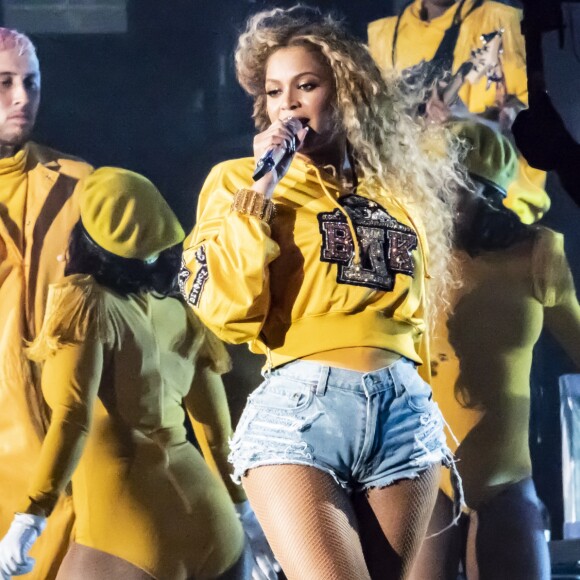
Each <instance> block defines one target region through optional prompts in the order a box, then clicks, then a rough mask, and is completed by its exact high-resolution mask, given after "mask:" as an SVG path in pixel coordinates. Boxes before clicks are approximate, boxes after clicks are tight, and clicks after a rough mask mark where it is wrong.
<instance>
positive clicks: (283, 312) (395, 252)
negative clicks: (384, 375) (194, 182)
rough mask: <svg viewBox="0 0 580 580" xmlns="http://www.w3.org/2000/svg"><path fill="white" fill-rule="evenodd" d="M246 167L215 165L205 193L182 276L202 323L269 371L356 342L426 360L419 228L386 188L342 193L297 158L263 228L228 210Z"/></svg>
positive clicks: (243, 163) (249, 166) (247, 163)
mask: <svg viewBox="0 0 580 580" xmlns="http://www.w3.org/2000/svg"><path fill="white" fill-rule="evenodd" d="M253 168H254V160H253V159H251V158H246V159H238V160H231V161H226V162H224V163H221V164H219V165H217V166H215V167H214V168H213V169H212V171H211V172H210V174H209V176H208V177H207V179H206V181H205V184H204V186H203V188H202V191H201V193H200V197H199V203H198V211H197V222H196V226H195V228H194V230H193V232H192V233H191V234H190V235H189V237H188V238H187V239H186V241H185V245H184V247H185V251H184V268H183V270H182V273H181V281H180V282H181V290H182V292H183V294H184V296H185V298H186V300H187V301H188V302H189V303H190V304H191V305H192V306H193V308H194V310H195V312H196V313H197V314H198V315H199V317H200V318H201V319H202V320H203V321H204V323H205V324H206V325H207V326H208V327H209V328H210V329H211V330H212V331H213V332H214V333H215V334H217V335H218V336H219V337H220V338H221V339H222V340H224V341H226V342H230V343H243V342H249V343H250V349H251V350H252V351H254V352H258V353H264V354H266V355H267V356H268V359H269V364H270V365H271V366H274V367H275V366H278V365H281V364H284V363H286V362H289V361H292V360H294V359H297V358H300V357H304V356H307V355H311V354H315V353H318V352H322V351H325V350H331V349H338V348H346V347H353V346H363V347H364V346H366V347H375V348H383V349H387V350H391V351H394V352H396V353H398V354H400V355H403V356H405V357H407V358H409V359H411V360H414V361H416V362H417V363H419V364H420V363H422V362H423V361H425V362H427V361H428V358H425V356H426V353H425V352H424V351H425V344H426V342H427V341H426V340H424V333H425V324H424V320H423V317H424V296H425V277H426V270H425V260H426V259H427V248H426V240H425V237H424V234H423V231H422V227H421V224H419V223H418V221H417V220H415V219H411V218H410V216H409V214H408V213H407V211H406V210H405V209H404V208H403V206H402V205H401V204H400V203H399V202H397V200H396V199H395V197H394V196H393V195H390V194H388V193H386V192H385V193H383V195H382V196H380V199H379V197H377V199H376V201H375V200H373V199H371V196H370V195H369V191H368V190H367V187H366V185H365V183H364V182H363V183H361V184H359V186H358V188H357V191H356V194H350V195H343V192H342V191H341V188H340V185H339V183H338V182H337V181H336V180H335V179H334V178H333V177H332V176H331V175H330V174H328V173H326V172H325V171H323V170H321V169H319V168H318V167H316V166H315V165H313V164H311V163H309V162H308V160H307V158H306V157H304V156H302V155H300V154H297V155H296V157H295V158H294V160H293V162H292V164H291V166H290V169H289V171H288V173H287V174H286V176H285V177H284V178H283V179H282V180H281V181H280V183H279V184H278V185H277V187H276V189H275V191H274V197H273V201H274V203H275V205H276V211H277V215H276V216H275V218H274V220H273V222H272V225H271V226H270V225H268V224H266V223H265V222H263V221H261V220H259V219H258V218H256V217H253V216H248V215H242V214H240V213H238V212H236V211H232V210H231V205H232V200H233V197H234V194H235V192H236V191H237V190H238V189H240V188H245V187H248V186H249V184H251V183H252V180H251V176H252V172H253ZM354 231H356V235H353V232H354ZM355 238H356V239H355ZM427 366H428V365H424V367H427Z"/></svg>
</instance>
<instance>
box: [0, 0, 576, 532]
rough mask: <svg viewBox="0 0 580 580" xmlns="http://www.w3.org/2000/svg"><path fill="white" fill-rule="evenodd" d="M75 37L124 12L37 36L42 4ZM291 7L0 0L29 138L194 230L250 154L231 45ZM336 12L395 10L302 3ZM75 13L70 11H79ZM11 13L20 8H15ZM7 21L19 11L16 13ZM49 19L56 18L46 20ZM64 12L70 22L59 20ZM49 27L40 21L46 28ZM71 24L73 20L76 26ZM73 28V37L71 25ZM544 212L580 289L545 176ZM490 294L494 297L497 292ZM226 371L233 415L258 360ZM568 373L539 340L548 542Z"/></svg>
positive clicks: (390, 5)
mask: <svg viewBox="0 0 580 580" xmlns="http://www.w3.org/2000/svg"><path fill="white" fill-rule="evenodd" d="M52 3H54V4H55V7H54V10H57V12H58V11H59V10H60V12H59V13H58V14H60V17H61V18H64V20H65V21H67V22H68V26H69V28H70V30H73V31H74V30H75V24H78V22H77V21H76V20H75V19H77V18H78V14H79V10H80V9H81V8H82V9H84V8H83V7H88V6H90V5H93V4H94V5H95V6H96V5H103V6H106V5H107V4H108V5H126V10H127V11H126V15H127V30H126V32H124V33H116V34H102V33H98V32H97V33H91V34H86V33H84V34H79V33H74V32H72V33H71V32H70V31H69V32H67V33H58V32H50V33H47V32H46V30H53V29H51V28H45V31H44V32H42V29H43V27H42V24H43V21H42V19H43V18H44V16H43V14H46V12H44V13H43V12H42V11H41V8H40V5H42V6H44V8H46V6H49V5H50V4H52ZM292 4H294V2H265V1H254V2H252V1H249V0H213V1H212V0H164V1H160V0H132V1H131V0H129V1H128V2H126V3H125V2H123V0H98V1H97V0H18V1H16V0H4V1H3V2H1V1H0V6H1V7H2V8H3V10H2V12H0V21H1V22H2V23H3V24H5V25H12V22H14V20H13V18H14V14H16V13H18V14H20V16H22V13H23V10H24V9H26V10H28V12H27V18H28V20H26V19H25V20H24V21H23V22H28V25H22V26H21V28H22V29H23V30H24V31H28V32H30V35H31V36H32V38H33V40H34V41H35V43H36V45H37V48H38V54H39V57H40V62H41V68H42V75H43V89H42V90H43V97H42V104H41V111H40V115H39V120H38V125H37V130H36V135H35V138H36V140H38V141H40V142H42V143H45V144H48V145H51V146H53V147H55V148H57V149H60V150H63V151H66V152H67V153H72V154H75V155H78V156H80V157H83V158H84V159H86V160H87V161H89V162H91V163H92V164H93V165H95V166H101V165H116V166H123V167H126V168H129V169H132V170H134V171H138V172H141V173H143V174H145V175H146V176H148V177H149V178H150V179H151V180H152V181H153V182H155V183H156V184H157V185H158V187H159V188H160V189H161V191H162V192H163V193H164V195H165V196H166V197H167V199H168V201H169V203H170V204H171V206H172V207H173V208H174V210H175V211H176V212H177V214H178V216H179V217H180V219H181V221H182V223H183V225H184V226H185V228H186V229H189V228H190V227H191V225H192V223H193V219H194V215H195V207H196V200H197V191H198V190H199V188H200V186H201V184H202V181H203V179H204V177H205V175H206V174H207V172H208V171H209V169H210V167H211V166H212V165H213V164H214V163H216V162H218V161H221V160H223V159H226V158H230V157H233V156H247V155H251V139H252V135H253V123H252V121H251V119H250V114H251V106H250V102H249V100H248V99H247V98H246V97H245V96H244V94H243V93H242V91H241V90H240V89H239V87H238V86H237V82H236V80H235V76H234V71H233V47H234V44H235V39H236V36H237V34H238V32H239V31H240V30H241V28H242V25H243V21H244V19H245V17H246V16H247V15H248V14H250V13H251V12H254V11H257V10H259V9H262V8H264V7H273V6H276V5H282V6H284V5H286V6H289V5H292ZM311 4H316V5H318V6H320V7H321V8H324V9H334V10H336V11H338V12H339V13H341V14H342V15H344V16H345V17H346V18H347V20H348V22H349V23H350V24H351V27H352V29H353V31H354V32H355V33H356V34H357V35H359V36H360V37H361V38H366V23H367V22H368V21H370V20H373V19H376V18H379V17H381V16H386V15H390V14H393V13H395V12H396V11H397V10H398V9H399V7H400V5H401V2H400V1H397V0H393V1H389V0H383V1H378V0H377V1H372V0H357V1H353V0H335V1H319V2H314V1H313V2H311ZM577 6H578V7H575V6H574V5H565V15H566V20H567V24H568V27H567V30H566V43H565V49H564V50H560V49H559V47H558V42H557V35H556V34H550V35H547V36H546V38H545V41H546V42H545V58H546V63H547V68H548V71H547V74H548V82H549V88H550V91H551V93H552V96H553V99H554V101H555V103H556V105H557V106H558V108H559V109H560V110H561V112H562V113H563V115H564V117H565V118H566V120H567V123H568V126H569V127H570V128H571V130H572V132H573V133H574V135H575V136H576V138H580V101H579V99H578V97H577V95H578V94H579V93H580V92H579V89H580V61H579V60H578V57H577V54H575V53H577V52H578V51H579V47H580V32H579V33H578V34H579V38H576V39H575V38H573V32H574V23H576V24H577V26H576V28H579V29H580V5H577ZM79 7H80V8H79ZM18 11H20V12H18ZM18 14H17V15H18ZM55 14H56V13H55ZM68 16H70V18H68V20H67V17H68ZM47 22H48V20H47ZM79 22H80V21H79ZM78 29H82V27H81V26H80V25H79V26H78ZM549 191H550V195H551V197H552V200H553V207H552V209H551V211H550V212H549V214H548V216H547V217H546V218H545V220H544V222H545V223H546V224H547V225H549V226H551V227H554V228H555V229H558V230H560V231H563V232H564V233H565V234H566V236H567V242H566V244H567V251H568V256H569V259H570V262H571V263H572V268H573V271H574V273H575V277H576V279H577V285H580V228H578V225H577V224H580V210H578V209H577V208H576V206H575V205H574V204H573V203H572V202H571V201H570V200H569V198H568V197H567V196H566V194H565V193H564V192H563V191H562V190H561V188H560V187H559V183H558V182H557V179H556V178H554V177H553V176H550V179H549ZM498 291H501V289H500V288H498ZM231 352H232V355H233V356H234V361H235V367H234V370H233V371H232V372H231V373H229V374H228V375H226V377H225V381H226V384H227V388H228V394H229V397H230V401H231V404H232V409H233V412H234V417H235V418H236V417H237V416H238V415H239V412H240V410H241V407H242V405H243V403H244V400H245V397H246V395H247V393H248V392H249V391H250V390H251V389H252V388H253V387H255V386H256V384H257V382H258V381H259V379H260V376H259V367H260V366H261V364H262V360H261V358H259V357H255V356H253V355H251V354H250V353H249V352H248V351H247V349H246V347H244V346H242V347H235V348H232V349H231ZM573 370H574V369H573V367H572V366H571V363H570V362H569V361H568V360H567V358H566V357H565V355H564V354H563V353H562V351H561V349H560V348H559V347H558V345H556V344H555V343H554V342H553V341H552V340H551V339H550V337H549V336H543V337H542V339H541V341H540V343H539V345H538V347H537V353H536V357H535V363H534V370H533V417H532V431H531V432H532V437H531V445H532V450H533V455H534V465H535V475H534V476H535V479H536V482H537V485H538V489H539V492H540V495H541V497H542V498H543V500H544V501H545V503H546V505H547V506H548V508H549V512H550V517H551V520H552V532H553V537H554V538H559V537H560V536H561V526H562V493H561V489H562V484H561V447H560V426H559V407H558V377H559V375H561V374H563V373H565V372H572V371H573Z"/></svg>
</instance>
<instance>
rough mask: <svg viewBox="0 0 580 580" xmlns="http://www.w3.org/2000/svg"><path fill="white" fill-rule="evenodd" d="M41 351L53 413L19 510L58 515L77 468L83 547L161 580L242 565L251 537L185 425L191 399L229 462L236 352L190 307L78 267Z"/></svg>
mask: <svg viewBox="0 0 580 580" xmlns="http://www.w3.org/2000/svg"><path fill="white" fill-rule="evenodd" d="M29 355H30V356H31V357H32V358H34V359H35V360H43V361H44V368H43V372H42V390H43V393H44V395H45V397H46V401H47V403H48V404H49V405H50V408H51V410H52V416H51V422H50V428H49V430H48V433H47V435H46V438H45V440H44V443H43V446H42V452H41V455H40V460H39V461H38V463H37V466H36V470H35V472H34V474H33V477H32V480H31V483H30V485H29V492H28V496H29V497H28V499H27V500H26V501H23V502H22V506H21V511H26V512H28V513H37V514H38V513H40V514H46V513H50V510H51V509H52V507H53V506H54V504H55V502H56V500H57V499H58V497H59V495H60V494H61V493H62V492H63V490H64V489H65V486H66V485H67V484H68V482H69V480H70V479H71V476H72V483H73V501H74V508H75V516H76V524H75V525H76V530H75V541H76V542H78V543H80V544H82V545H84V546H89V547H91V548H95V549H97V550H101V551H103V552H106V553H108V554H112V555H114V556H117V557H119V558H122V559H124V560H126V561H128V562H130V563H132V564H134V565H135V566H137V567H139V568H142V569H143V570H145V571H147V572H148V573H149V574H151V575H152V576H154V577H155V578H159V579H160V580H161V579H162V580H187V579H188V578H191V577H194V578H199V579H203V578H214V577H216V576H218V575H219V574H221V573H223V572H224V571H225V570H227V569H228V568H230V567H231V566H232V565H233V564H234V563H235V562H236V561H237V559H238V558H239V556H240V554H241V552H242V549H243V546H244V533H243V530H242V527H241V524H240V522H239V520H238V518H237V516H236V513H235V511H234V507H233V503H232V501H231V499H230V497H229V496H228V492H227V490H226V487H225V486H224V483H223V482H222V481H220V480H218V479H217V478H216V477H215V475H214V474H212V473H211V472H210V469H209V468H208V466H207V464H206V463H205V462H204V461H203V459H202V457H201V455H200V454H199V452H198V451H197V450H196V449H195V447H194V446H193V445H192V444H191V443H189V442H188V441H187V439H186V431H185V427H184V421H185V412H184V406H185V408H186V409H187V411H188V412H189V413H190V414H191V417H192V420H193V423H194V427H196V434H197V435H198V437H199V439H200V442H201V444H202V447H203V448H204V449H205V451H206V452H207V453H208V458H209V459H210V465H212V466H214V467H216V468H219V467H220V466H221V467H222V469H223V468H224V466H225V465H226V464H227V454H228V451H229V447H228V438H229V437H230V436H231V424H230V418H229V413H228V407H227V403H226V399H225V391H224V388H223V385H222V384H221V380H220V378H219V376H218V374H216V373H220V372H225V371H227V370H229V356H228V355H227V353H226V351H225V348H224V346H223V344H221V343H220V342H219V341H218V340H217V339H216V338H215V337H212V335H211V334H210V333H209V332H207V331H206V330H205V329H204V328H203V326H202V324H201V323H200V322H199V321H198V320H197V319H196V318H195V317H194V315H193V313H192V312H191V311H190V309H189V308H188V307H187V306H186V305H185V304H184V303H183V302H182V301H181V300H176V299H174V298H159V297H156V296H155V295H153V294H149V293H147V294H130V295H128V296H124V297H123V296H119V295H118V294H116V293H115V292H113V291H111V290H108V289H107V288H104V287H102V286H100V285H99V284H97V283H96V282H95V280H94V279H93V278H92V277H91V276H86V275H73V276H69V277H67V278H65V279H64V281H63V282H61V283H60V284H55V285H53V286H51V288H50V291H49V303H48V306H47V313H46V318H45V321H44V325H43V328H42V331H41V332H40V334H39V335H38V337H37V339H36V341H35V342H34V343H33V345H32V347H31V348H30V351H29ZM226 469H227V468H226ZM216 470H217V471H219V469H216ZM228 471H229V470H228ZM221 475H222V477H223V476H224V473H223V472H222V473H221ZM225 483H226V485H228V486H229V488H230V490H231V494H232V499H234V500H236V501H240V499H243V497H239V496H240V494H242V493H243V492H241V490H240V489H239V488H237V487H236V486H235V485H233V483H232V482H231V481H229V480H227V481H225Z"/></svg>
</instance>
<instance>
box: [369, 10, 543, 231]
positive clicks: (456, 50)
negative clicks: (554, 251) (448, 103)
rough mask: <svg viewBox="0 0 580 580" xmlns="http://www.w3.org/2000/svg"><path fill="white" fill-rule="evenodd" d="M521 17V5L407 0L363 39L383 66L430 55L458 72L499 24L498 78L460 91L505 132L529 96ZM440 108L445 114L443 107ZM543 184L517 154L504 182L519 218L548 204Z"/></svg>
mask: <svg viewBox="0 0 580 580" xmlns="http://www.w3.org/2000/svg"><path fill="white" fill-rule="evenodd" d="M520 21H521V10H518V9H516V8H513V7H512V6H507V5H505V4H501V3H500V2H493V1H490V0H412V2H408V3H406V4H405V5H404V7H403V9H402V10H401V12H400V14H399V15H398V16H392V17H387V18H381V19H379V20H376V21H374V22H371V23H370V24H369V25H368V43H369V49H370V51H371V54H372V55H373V57H374V58H375V60H376V62H377V63H378V64H379V66H380V67H381V68H382V69H383V70H385V71H388V70H392V69H396V70H399V71H402V70H404V69H409V68H410V67H414V66H416V65H418V64H419V63H421V62H422V61H425V62H427V63H429V62H432V61H433V60H435V61H436V62H435V63H434V64H433V65H434V66H437V67H438V68H439V69H440V75H444V74H445V72H449V71H451V72H453V73H455V72H457V70H458V69H459V67H460V66H461V64H462V63H464V62H466V61H468V60H469V59H470V58H471V53H472V51H474V50H477V49H478V48H480V47H481V46H482V41H481V38H480V37H481V35H482V34H489V33H491V32H494V31H496V30H499V29H503V37H502V41H503V53H502V54H501V55H500V65H501V66H500V70H501V73H502V74H500V76H503V78H502V79H501V80H500V82H499V83H498V84H495V83H493V84H492V86H490V87H489V88H488V87H487V79H486V78H485V76H484V77H483V78H481V79H480V80H479V81H478V82H476V83H475V84H473V85H470V84H469V83H466V84H464V86H463V87H462V88H461V90H460V92H459V97H460V100H461V102H462V103H463V104H464V105H465V107H467V109H468V110H469V112H470V113H473V114H475V115H478V116H483V117H493V118H494V119H495V120H496V121H499V125H500V126H502V127H503V128H504V129H506V130H507V133H508V134H509V126H510V124H511V122H512V121H513V119H514V118H515V115H516V114H517V112H518V111H519V110H521V109H522V108H523V107H524V106H526V105H527V102H528V90H527V79H526V66H525V48H524V40H523V36H522V34H521V24H520ZM444 39H445V40H444ZM436 55H437V58H436V59H435V58H434V57H435V56H436ZM439 57H442V58H439ZM433 65H432V66H433ZM441 69H443V70H441ZM434 97H435V98H436V92H435V93H434ZM437 107H439V110H438V111H437V114H438V115H439V116H440V115H441V114H442V112H441V108H443V109H447V107H443V106H442V104H441V103H440V102H439V103H437V106H436V107H435V109H437ZM443 114H444V115H445V114H448V109H447V113H443ZM544 184H545V173H544V172H543V171H539V170H537V169H534V168H532V167H530V166H529V165H528V163H527V161H526V160H525V159H524V158H523V157H522V156H520V157H519V168H518V176H517V179H515V180H514V181H513V182H512V183H511V184H510V186H509V188H508V195H507V197H506V199H505V202H504V203H505V205H506V207H508V208H510V209H512V210H513V211H514V212H515V213H517V214H518V215H519V217H520V219H521V220H522V221H523V222H524V223H528V224H529V223H533V222H535V221H537V220H538V219H540V218H541V217H542V215H543V214H544V213H545V212H546V211H547V210H548V209H549V207H550V200H549V198H548V195H547V193H546V191H545V189H544Z"/></svg>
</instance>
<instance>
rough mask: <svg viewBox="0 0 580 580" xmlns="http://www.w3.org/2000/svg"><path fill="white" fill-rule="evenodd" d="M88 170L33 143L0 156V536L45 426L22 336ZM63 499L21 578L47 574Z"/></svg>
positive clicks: (60, 530) (31, 326)
mask: <svg viewBox="0 0 580 580" xmlns="http://www.w3.org/2000/svg"><path fill="white" fill-rule="evenodd" d="M90 170H91V167H90V166H89V165H87V164H86V163H84V162H82V161H79V160H76V159H73V158H71V157H68V156H66V155H63V154H61V153H58V152H56V151H54V150H52V149H49V148H47V147H43V146H40V145H36V144H34V143H28V144H27V145H26V147H25V148H24V150H22V151H20V152H19V154H17V155H16V156H15V157H14V158H9V159H2V160H0V188H4V189H3V190H2V192H1V194H2V195H1V198H2V203H1V205H0V256H1V258H0V409H2V412H1V413H0V441H2V445H0V536H2V535H4V534H5V533H6V531H7V529H8V526H9V524H10V522H11V520H12V516H13V514H14V512H15V511H16V509H17V505H18V502H19V500H20V498H21V494H22V490H23V489H25V488H26V486H27V485H28V483H29V482H30V479H31V477H32V473H33V471H34V466H35V463H36V460H37V458H38V455H39V453H40V446H41V441H42V437H43V435H44V428H45V425H43V422H42V420H41V416H42V415H43V414H45V413H43V411H42V410H41V407H43V406H44V403H43V402H42V395H41V393H40V384H39V380H38V370H37V368H36V367H35V366H34V365H31V364H30V363H29V362H28V361H27V360H26V358H25V356H24V353H23V339H27V340H31V339H33V338H34V337H35V336H36V334H37V332H38V330H39V329H40V326H41V323H42V319H43V317H44V310H45V305H46V293H47V290H48V285H49V284H50V283H52V282H56V281H58V280H59V279H61V278H62V276H63V274H64V265H65V262H64V256H65V252H66V248H67V244H68V236H69V233H70V231H71V229H72V227H73V226H74V224H75V223H76V222H77V220H78V216H79V210H78V207H77V201H76V195H75V187H76V184H77V181H78V180H79V179H80V178H81V177H83V176H84V175H86V174H87V173H89V172H90ZM14 183H19V187H21V188H23V189H22V199H20V200H18V199H16V197H17V192H13V191H12V190H11V189H10V188H11V187H12V184H14ZM23 200H24V201H23ZM14 205H16V206H17V208H16V209H14V207H13V206H14ZM16 214H19V215H18V219H16V220H15V215H16ZM15 221H16V222H19V223H16V226H17V227H16V229H17V230H18V231H19V233H20V236H16V235H15V233H14V228H13V226H14V223H15ZM70 504H71V502H70V500H69V499H68V498H67V499H65V500H64V501H63V505H61V506H60V507H57V509H56V510H55V511H54V513H53V515H52V517H51V518H50V519H49V521H48V527H47V529H46V531H45V532H44V533H43V535H42V537H41V538H40V539H39V541H38V542H37V544H36V545H35V546H34V548H33V550H32V552H31V554H32V556H33V557H35V558H36V561H37V565H36V567H35V570H34V572H33V573H31V574H29V575H26V576H24V577H23V578H31V579H32V578H35V579H38V580H48V579H50V578H53V577H54V575H55V573H56V569H58V565H59V562H60V558H61V557H62V555H63V553H64V551H65V550H66V547H67V544H68V537H69V535H70V529H71V526H72V521H73V520H72V506H71V505H70Z"/></svg>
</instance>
